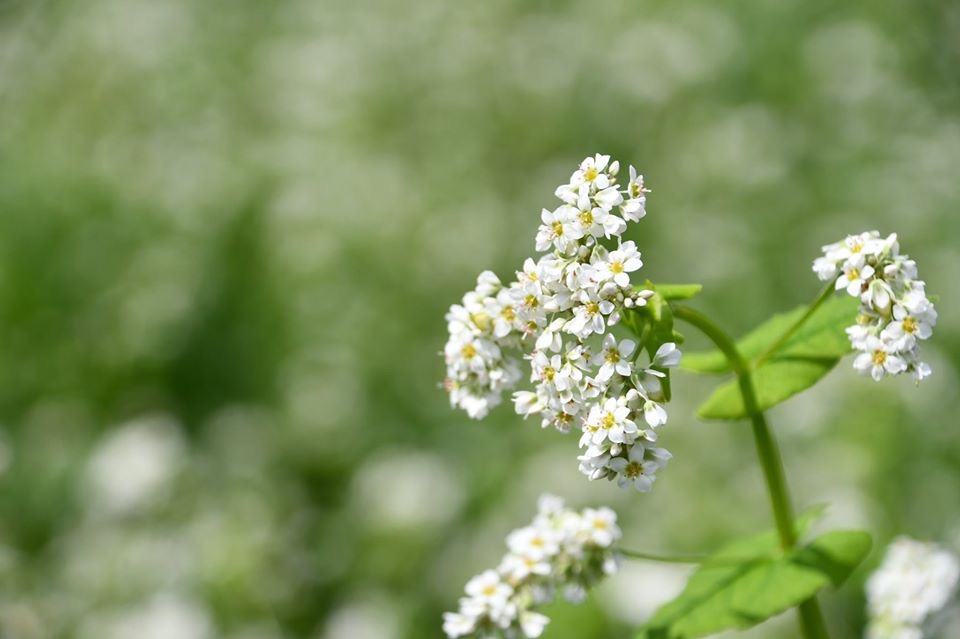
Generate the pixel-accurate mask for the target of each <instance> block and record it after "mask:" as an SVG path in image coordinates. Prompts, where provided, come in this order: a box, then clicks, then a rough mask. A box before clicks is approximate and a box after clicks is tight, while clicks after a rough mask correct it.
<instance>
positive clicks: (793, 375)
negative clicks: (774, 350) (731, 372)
mask: <svg viewBox="0 0 960 639" xmlns="http://www.w3.org/2000/svg"><path fill="white" fill-rule="evenodd" d="M839 361H840V360H839V359H838V358H827V359H813V358H809V359H782V360H780V359H774V360H770V361H768V362H765V363H764V364H763V365H762V366H760V368H758V369H757V370H755V371H754V372H753V386H754V388H755V389H756V392H757V404H758V405H759V407H760V410H767V409H768V408H771V407H772V406H776V405H777V404H779V403H780V402H783V401H785V400H787V399H789V398H790V397H793V396H794V395H796V394H797V393H799V392H801V391H804V390H806V389H808V388H810V387H811V386H813V385H814V384H816V383H817V382H818V381H819V380H820V379H821V378H822V377H823V376H824V375H826V374H827V373H829V372H830V371H831V370H832V369H833V367H834V366H836V365H837V362H839ZM697 415H698V416H699V417H701V418H702V419H743V418H745V417H747V412H746V409H745V408H744V405H743V397H742V396H741V395H740V388H739V386H738V385H737V381H736V380H733V381H730V382H727V383H725V384H723V385H721V386H720V387H719V388H717V389H716V390H715V391H714V392H713V394H712V395H711V396H710V397H709V398H708V399H707V401H705V402H704V403H703V404H702V405H701V406H700V408H699V409H697Z"/></svg>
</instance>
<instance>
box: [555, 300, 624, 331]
mask: <svg viewBox="0 0 960 639" xmlns="http://www.w3.org/2000/svg"><path fill="white" fill-rule="evenodd" d="M613 309H614V306H613V302H611V301H609V300H604V299H591V300H589V301H587V302H585V303H583V304H580V305H579V306H576V307H574V309H573V318H572V319H571V320H570V321H569V322H567V324H566V325H565V326H564V330H565V331H566V332H568V333H572V334H574V335H576V336H577V337H579V338H580V339H586V338H587V337H590V335H592V334H593V333H597V334H598V335H603V333H604V332H606V330H607V322H606V319H605V318H604V316H605V315H610V314H611V313H612V312H613Z"/></svg>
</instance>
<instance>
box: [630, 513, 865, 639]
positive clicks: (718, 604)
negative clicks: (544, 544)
mask: <svg viewBox="0 0 960 639" xmlns="http://www.w3.org/2000/svg"><path fill="white" fill-rule="evenodd" d="M870 545H871V540H870V535H868V534H867V533H865V532H862V531H856V530H842V531H833V532H828V533H826V534H824V535H822V536H820V537H817V538H816V539H814V540H813V541H811V542H810V543H808V544H806V545H804V546H801V547H800V548H797V549H795V550H792V551H790V552H787V553H780V552H778V549H777V546H776V536H775V535H774V534H773V533H772V532H768V533H764V534H762V535H758V536H757V537H753V538H750V539H747V540H742V541H739V542H735V543H734V544H731V545H730V546H728V547H725V548H723V549H721V550H720V551H718V552H717V553H715V554H714V555H712V556H711V557H710V558H709V559H708V560H707V561H706V562H704V563H703V564H702V565H701V566H700V568H699V569H698V570H697V571H696V572H695V573H694V574H693V576H692V577H691V578H690V580H689V581H688V582H687V586H686V588H685V589H684V590H683V592H681V593H680V595H679V596H678V597H677V598H676V599H674V600H673V601H671V602H669V603H667V604H665V605H664V606H662V607H661V608H660V609H659V610H657V612H656V613H654V615H653V617H652V618H651V619H650V621H648V622H647V624H646V626H644V628H643V629H642V630H641V632H640V634H639V635H638V637H639V639H693V638H694V637H703V636H706V635H711V634H714V633H716V632H720V631H723V630H728V629H745V628H750V627H752V626H755V625H757V624H758V623H760V622H762V621H764V620H766V619H769V618H771V617H774V616H776V615H778V614H780V613H781V612H783V611H785V610H788V609H790V608H792V607H794V606H797V605H799V604H801V603H803V602H804V601H806V600H807V599H809V598H810V597H812V596H813V595H815V594H816V593H817V592H818V591H819V590H821V589H822V588H824V587H826V586H828V585H833V586H839V585H841V584H842V583H843V582H844V581H845V580H846V579H847V577H849V575H850V574H851V573H852V572H853V570H854V569H855V568H856V567H857V565H859V564H860V562H861V561H862V560H863V559H864V557H866V555H867V553H868V552H869V550H870Z"/></svg>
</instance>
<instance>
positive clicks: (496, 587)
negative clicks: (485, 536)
mask: <svg viewBox="0 0 960 639" xmlns="http://www.w3.org/2000/svg"><path fill="white" fill-rule="evenodd" d="M620 536H621V533H620V528H619V527H617V515H616V513H614V512H613V511H612V510H610V509H609V508H586V509H584V510H582V511H579V512H578V511H575V510H572V509H570V508H567V507H565V506H564V504H563V500H562V499H560V498H559V497H554V496H552V495H543V496H542V497H540V500H539V502H538V512H537V516H536V517H535V518H534V520H533V522H532V523H531V524H530V525H529V526H524V527H523V528H518V529H516V530H514V531H513V532H511V533H510V534H509V535H507V548H508V551H507V554H506V555H504V557H503V560H502V561H501V562H500V565H499V566H498V567H497V569H496V570H486V571H484V572H482V573H480V574H479V575H477V576H475V577H473V578H472V579H470V580H469V581H468V582H467V585H466V588H465V594H466V596H464V597H462V598H461V599H460V606H459V609H458V610H457V612H447V613H444V615H443V631H444V633H446V635H447V637H449V638H450V639H456V638H457V637H475V638H477V639H479V638H488V637H502V638H504V639H520V638H521V637H523V638H528V639H533V638H535V637H539V636H540V635H541V634H542V633H543V631H544V628H546V626H547V624H548V623H549V622H550V619H549V618H548V617H546V616H545V615H543V614H541V613H539V612H537V611H536V610H535V609H534V608H535V607H536V606H540V605H543V604H546V603H548V602H549V601H550V600H552V599H553V597H554V593H556V592H563V593H564V596H565V597H566V598H567V599H568V600H570V601H572V602H574V603H579V602H580V601H582V600H583V598H584V597H585V596H586V593H587V590H588V589H589V588H590V587H591V586H593V585H594V584H595V583H597V582H598V581H600V580H601V579H603V578H604V577H606V576H609V575H611V574H613V573H615V572H616V571H617V567H618V562H617V556H616V554H615V545H616V543H617V541H619V539H620Z"/></svg>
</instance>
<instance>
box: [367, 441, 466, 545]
mask: <svg viewBox="0 0 960 639" xmlns="http://www.w3.org/2000/svg"><path fill="white" fill-rule="evenodd" d="M354 491H355V494H356V497H357V500H356V503H357V505H358V507H359V508H361V509H362V512H363V514H364V516H365V517H366V518H367V519H368V520H369V522H370V525H371V526H372V527H374V528H378V529H390V528H412V527H418V526H436V525H440V524H443V523H444V522H446V521H448V520H449V519H450V518H451V517H453V516H454V515H455V514H456V513H457V511H458V510H459V508H460V505H461V503H462V502H463V499H464V489H463V486H462V484H461V481H460V478H459V477H458V476H457V473H456V472H455V471H454V469H453V468H451V467H450V465H449V464H448V463H447V462H446V461H444V460H443V458H441V457H440V456H438V455H434V454H432V453H428V452H424V451H413V450H392V451H391V450H388V451H383V452H381V453H378V454H376V455H374V456H373V457H372V458H371V459H370V460H369V461H365V462H364V463H363V464H362V465H361V466H360V468H359V469H358V471H357V473H356V476H355V478H354ZM424 495H429V496H430V498H429V499H424Z"/></svg>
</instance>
